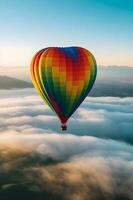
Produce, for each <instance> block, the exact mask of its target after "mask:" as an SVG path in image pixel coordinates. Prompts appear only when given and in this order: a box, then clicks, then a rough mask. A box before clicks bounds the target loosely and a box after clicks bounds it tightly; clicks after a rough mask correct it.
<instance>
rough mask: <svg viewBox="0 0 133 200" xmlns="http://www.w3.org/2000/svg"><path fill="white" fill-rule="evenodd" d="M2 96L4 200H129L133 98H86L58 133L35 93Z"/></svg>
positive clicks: (0, 192) (0, 180)
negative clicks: (66, 126)
mask: <svg viewBox="0 0 133 200" xmlns="http://www.w3.org/2000/svg"><path fill="white" fill-rule="evenodd" d="M0 96H1V98H0V107H1V112H0V197H1V199H2V200H9V199H13V200H18V199H20V200H21V199H26V200H27V199H32V200H42V199H47V200H51V199H52V200H55V199H56V200H57V199H58V200H104V199H107V200H116V199H117V200H119V199H120V200H121V199H126V200H132V199H133V194H132V185H133V174H132V171H133V146H132V144H133V135H132V129H133V123H132V119H133V98H117V97H100V98H99V97H97V98H96V97H87V98H86V100H85V102H84V103H83V104H82V105H81V106H80V108H79V109H78V110H77V112H76V113H75V114H74V115H73V116H72V117H71V119H70V120H69V123H68V132H66V133H62V132H61V131H60V123H59V121H58V119H57V117H56V116H55V114H54V113H53V112H52V111H51V110H50V109H49V108H48V106H46V105H45V104H44V103H43V101H42V100H41V98H39V97H38V95H37V94H36V93H35V91H34V90H33V89H26V90H13V91H4V90H3V91H1V94H0Z"/></svg>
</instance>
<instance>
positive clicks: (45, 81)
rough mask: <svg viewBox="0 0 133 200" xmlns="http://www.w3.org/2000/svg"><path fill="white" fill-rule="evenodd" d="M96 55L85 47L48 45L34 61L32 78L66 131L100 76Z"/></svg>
mask: <svg viewBox="0 0 133 200" xmlns="http://www.w3.org/2000/svg"><path fill="white" fill-rule="evenodd" d="M96 72H97V65H96V61H95V58H94V56H93V55H92V54H91V53H90V52H89V51H88V50H87V49H84V48H81V47H65V48H62V47H61V48H59V47H48V48H45V49H42V50H40V51H39V52H37V53H36V55H35V56H34V57H33V59H32V62H31V78H32V81H33V84H34V87H35V88H36V89H37V91H38V93H39V94H40V96H41V97H42V98H43V100H44V101H45V102H46V103H47V104H48V105H49V107H50V108H51V109H52V110H53V111H55V113H56V114H57V116H58V117H59V119H60V121H61V124H62V130H66V122H67V120H68V119H69V118H70V116H71V115H72V114H73V113H74V111H75V110H76V109H77V108H78V107H79V105H80V104H81V103H82V101H83V100H84V99H85V97H86V96H87V95H88V93H89V92H90V90H91V88H92V86H93V84H94V82H95V79H96Z"/></svg>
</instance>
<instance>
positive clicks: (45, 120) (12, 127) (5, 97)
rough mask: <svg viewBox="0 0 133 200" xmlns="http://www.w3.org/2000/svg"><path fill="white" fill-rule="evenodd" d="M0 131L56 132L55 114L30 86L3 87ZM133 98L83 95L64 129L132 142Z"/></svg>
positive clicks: (0, 104) (57, 125)
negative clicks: (80, 102)
mask: <svg viewBox="0 0 133 200" xmlns="http://www.w3.org/2000/svg"><path fill="white" fill-rule="evenodd" d="M0 96H1V97H2V98H1V99H0V107H1V112H0V129H1V132H5V131H6V132H7V131H9V132H10V131H13V132H19V134H20V133H25V131H26V132H29V133H33V132H35V133H36V131H37V133H43V132H45V131H44V130H47V131H48V132H52V133H53V132H60V133H61V131H60V123H59V121H58V119H57V117H56V116H55V114H54V113H53V112H52V111H51V110H50V109H49V108H48V107H47V106H46V105H45V104H44V103H43V101H42V100H41V98H40V97H38V95H36V93H35V92H34V90H33V89H27V90H16V91H12V92H11V91H9V92H7V91H3V92H2V93H1V95H0ZM132 130H133V98H131V97H129V98H119V97H99V98H98V97H87V98H86V100H85V101H84V103H83V104H82V105H81V106H80V108H79V109H78V110H77V111H76V112H75V114H74V115H73V116H72V117H71V118H70V120H69V121H68V132H67V133H71V134H76V135H92V136H96V137H100V138H108V139H115V140H122V141H125V142H128V143H131V144H133V134H132Z"/></svg>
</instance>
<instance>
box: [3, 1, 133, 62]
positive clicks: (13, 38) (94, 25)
mask: <svg viewBox="0 0 133 200" xmlns="http://www.w3.org/2000/svg"><path fill="white" fill-rule="evenodd" d="M132 23H133V1H132V0H112V1H111V0H23V1H21V0H12V1H11V0H0V26H1V37H0V44H1V45H0V65H5V66H6V65H8V66H9V65H10V66H14V65H15V66H26V65H29V64H30V61H31V58H32V55H33V54H34V53H35V52H36V51H38V50H39V49H41V48H44V47H46V46H71V45H75V46H83V47H86V48H88V49H89V50H90V51H92V53H93V54H94V55H95V57H96V60H97V63H98V64H99V65H128V66H133V59H132V57H133V24H132Z"/></svg>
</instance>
